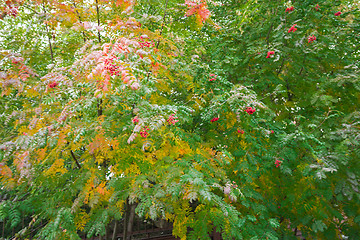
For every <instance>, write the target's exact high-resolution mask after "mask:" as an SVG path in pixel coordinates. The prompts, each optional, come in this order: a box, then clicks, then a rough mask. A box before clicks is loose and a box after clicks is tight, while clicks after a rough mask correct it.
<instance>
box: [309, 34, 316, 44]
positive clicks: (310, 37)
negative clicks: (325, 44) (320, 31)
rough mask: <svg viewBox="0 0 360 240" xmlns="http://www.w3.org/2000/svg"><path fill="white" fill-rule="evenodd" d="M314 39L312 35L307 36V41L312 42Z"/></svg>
mask: <svg viewBox="0 0 360 240" xmlns="http://www.w3.org/2000/svg"><path fill="white" fill-rule="evenodd" d="M315 40H316V37H315V36H314V35H312V36H309V37H308V43H312V42H313V41H315Z"/></svg>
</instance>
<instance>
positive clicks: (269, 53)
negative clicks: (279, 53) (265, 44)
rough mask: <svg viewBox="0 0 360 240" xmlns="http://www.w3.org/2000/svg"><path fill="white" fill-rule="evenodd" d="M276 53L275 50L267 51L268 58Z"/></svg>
mask: <svg viewBox="0 0 360 240" xmlns="http://www.w3.org/2000/svg"><path fill="white" fill-rule="evenodd" d="M274 54H275V52H274V51H269V52H268V53H267V56H266V58H270V57H271V55H274Z"/></svg>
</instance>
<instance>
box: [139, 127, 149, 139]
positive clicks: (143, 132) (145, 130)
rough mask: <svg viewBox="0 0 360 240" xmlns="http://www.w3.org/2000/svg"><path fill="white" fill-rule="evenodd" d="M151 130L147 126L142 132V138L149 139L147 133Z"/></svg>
mask: <svg viewBox="0 0 360 240" xmlns="http://www.w3.org/2000/svg"><path fill="white" fill-rule="evenodd" d="M149 130H150V129H149V128H148V127H147V126H145V127H144V128H143V130H142V131H141V132H140V136H142V137H143V138H147V137H148V136H149V133H148V132H147V131H149Z"/></svg>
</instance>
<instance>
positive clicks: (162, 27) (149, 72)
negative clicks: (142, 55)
mask: <svg viewBox="0 0 360 240" xmlns="http://www.w3.org/2000/svg"><path fill="white" fill-rule="evenodd" d="M168 2H169V0H166V3H165V10H164V16H163V22H162V24H161V29H160V34H159V39H158V41H157V43H156V49H158V48H159V45H160V40H161V35H162V33H163V30H164V25H165V19H166V11H167V6H168ZM150 74H151V70H149V71H148V74H147V77H146V81H148V80H149V77H150Z"/></svg>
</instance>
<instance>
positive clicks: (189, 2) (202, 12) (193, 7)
mask: <svg viewBox="0 0 360 240" xmlns="http://www.w3.org/2000/svg"><path fill="white" fill-rule="evenodd" d="M185 4H186V6H187V7H188V8H189V9H188V10H187V12H186V13H185V17H189V16H191V15H194V14H196V19H197V21H198V22H199V24H200V25H202V24H203V23H204V22H205V21H206V19H208V18H209V17H210V11H209V9H207V4H206V1H205V0H201V2H200V3H197V2H196V1H193V0H185Z"/></svg>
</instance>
